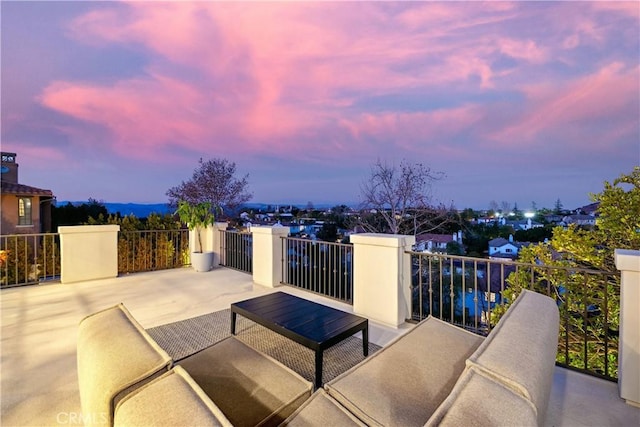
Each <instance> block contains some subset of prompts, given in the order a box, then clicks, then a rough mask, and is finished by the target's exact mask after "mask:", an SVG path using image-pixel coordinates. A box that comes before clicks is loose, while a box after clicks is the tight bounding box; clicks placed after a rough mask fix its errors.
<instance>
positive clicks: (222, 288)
mask: <svg viewBox="0 0 640 427" xmlns="http://www.w3.org/2000/svg"><path fill="white" fill-rule="evenodd" d="M275 290H276V289H271V288H266V287H262V286H259V285H255V284H254V283H253V281H252V277H251V275H248V274H245V273H241V272H237V271H235V270H231V269H226V268H217V269H215V270H214V271H212V272H209V273H196V272H194V271H193V270H191V269H189V268H185V269H175V270H165V271H158V272H152V273H139V274H134V275H130V276H124V277H119V278H115V279H105V280H98V281H87V282H82V283H75V284H65V285H62V284H59V283H52V284H45V285H38V286H31V287H24V288H13V289H5V290H2V292H1V294H0V300H1V301H0V302H1V320H2V326H1V338H2V340H1V359H0V392H1V395H0V400H1V401H2V413H1V419H0V424H1V425H3V426H35V425H81V424H82V420H81V414H80V399H79V395H78V384H77V374H76V337H77V326H78V323H79V322H80V320H81V319H82V318H83V317H84V316H86V315H88V314H91V313H93V312H96V311H98V310H100V309H103V308H106V307H110V306H113V305H115V304H117V303H120V302H122V303H124V304H125V305H126V306H127V308H128V309H129V310H130V311H131V312H132V313H133V315H134V316H135V317H136V319H137V320H138V321H139V322H140V323H141V324H142V326H143V327H145V328H150V327H153V326H158V325H162V324H166V323H170V322H175V321H178V320H182V319H187V318H190V317H195V316H199V315H202V314H206V313H210V312H213V311H218V310H222V309H225V308H229V306H230V304H231V303H232V302H235V301H239V300H243V299H246V298H252V297H254V296H259V295H264V294H267V293H269V292H274V291H275ZM277 290H282V291H285V292H289V293H292V294H294V295H297V296H301V297H304V298H307V299H310V300H314V301H317V302H321V303H323V304H326V305H329V306H332V307H335V308H339V309H342V310H345V311H352V307H351V306H349V305H346V304H343V303H340V302H337V301H334V300H330V299H326V298H323V297H320V296H318V295H315V294H310V293H307V292H304V291H301V290H298V289H294V288H291V287H280V288H278V289H277ZM410 328H411V325H408V324H404V325H403V326H402V327H401V328H399V329H394V328H389V327H385V326H383V325H379V324H376V323H375V322H370V332H369V339H370V340H371V342H373V343H376V344H378V345H381V346H384V345H386V344H388V343H389V341H391V340H392V339H394V338H395V337H397V336H398V335H399V334H402V333H404V332H406V331H408V330H409V329H410ZM547 425H550V426H628V425H640V409H639V408H634V407H632V406H629V405H627V404H625V403H624V402H623V401H622V400H621V399H620V398H619V397H618V392H617V385H616V384H615V383H611V382H608V381H604V380H600V379H597V378H593V377H590V376H587V375H583V374H579V373H576V372H572V371H568V370H566V369H562V368H556V372H555V377H554V385H553V390H552V395H551V400H550V408H549V413H548V416H547Z"/></svg>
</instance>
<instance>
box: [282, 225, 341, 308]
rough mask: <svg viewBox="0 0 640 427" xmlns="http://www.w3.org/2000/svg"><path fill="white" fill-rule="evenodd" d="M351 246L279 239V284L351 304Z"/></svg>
mask: <svg viewBox="0 0 640 427" xmlns="http://www.w3.org/2000/svg"><path fill="white" fill-rule="evenodd" d="M352 259H353V245H351V244H344V243H331V242H324V241H317V240H316V241H313V240H308V239H299V238H293V237H283V238H282V283H283V284H287V285H292V286H295V287H298V288H301V289H305V290H307V291H311V292H315V293H318V294H321V295H324V296H327V297H330V298H334V299H338V300H340V301H343V302H346V303H349V304H353V262H352Z"/></svg>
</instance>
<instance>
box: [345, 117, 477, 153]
mask: <svg viewBox="0 0 640 427" xmlns="http://www.w3.org/2000/svg"><path fill="white" fill-rule="evenodd" d="M483 115H484V113H483V112H482V110H481V109H480V108H479V107H478V106H472V105H469V106H463V107H459V108H453V109H442V110H435V111H431V112H408V113H400V112H386V113H379V114H373V113H367V114H362V115H361V116H359V117H356V118H355V119H352V120H347V119H345V120H342V121H341V122H340V125H341V127H343V128H344V129H345V130H347V131H348V132H349V134H350V135H351V137H352V139H353V140H354V145H355V146H354V147H351V148H352V149H353V151H354V152H358V151H361V150H370V149H372V148H374V147H375V145H376V144H377V143H378V142H381V143H382V144H385V145H388V146H389V147H388V150H389V151H391V152H393V151H396V150H399V151H401V152H405V153H407V152H408V153H414V154H424V153H429V152H430V153H434V152H444V153H448V154H452V153H458V154H464V153H463V152H464V151H465V150H464V149H463V148H462V147H456V146H455V144H453V143H451V141H452V140H456V139H457V138H459V137H461V136H464V135H465V134H466V133H467V132H468V131H469V129H471V128H473V127H474V126H476V125H477V123H478V122H479V121H480V120H481V119H482V118H483ZM467 154H469V153H468V152H467Z"/></svg>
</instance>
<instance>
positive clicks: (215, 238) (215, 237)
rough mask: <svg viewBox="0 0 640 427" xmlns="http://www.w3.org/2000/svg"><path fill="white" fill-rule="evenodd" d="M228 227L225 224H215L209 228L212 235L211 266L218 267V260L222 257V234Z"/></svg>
mask: <svg viewBox="0 0 640 427" xmlns="http://www.w3.org/2000/svg"><path fill="white" fill-rule="evenodd" d="M228 226H229V224H228V223H226V222H216V223H215V224H213V227H210V229H211V233H212V235H211V236H210V237H211V249H210V250H211V251H213V266H214V267H216V266H218V265H220V259H221V256H222V249H223V248H222V233H221V231H224V230H226V229H227V227H228ZM207 231H209V230H207Z"/></svg>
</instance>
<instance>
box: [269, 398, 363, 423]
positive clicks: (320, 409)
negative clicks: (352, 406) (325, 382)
mask: <svg viewBox="0 0 640 427" xmlns="http://www.w3.org/2000/svg"><path fill="white" fill-rule="evenodd" d="M281 426H283V427H284V426H288V427H305V426H318V427H329V426H336V427H337V426H340V427H342V426H345V427H346V426H360V427H365V426H366V424H364V423H363V422H362V421H360V420H359V419H357V418H356V417H354V416H353V415H352V414H351V413H350V412H348V411H347V410H346V409H344V408H343V407H342V406H341V405H340V404H339V403H338V402H336V401H335V400H334V399H333V398H332V397H331V396H329V395H328V394H327V393H326V392H325V391H324V389H320V390H318V391H316V392H315V393H314V394H313V396H311V399H309V400H307V401H306V402H305V403H304V404H303V405H302V406H301V407H300V408H298V410H297V411H296V412H294V413H293V415H291V416H290V417H289V418H287V419H286V420H285V422H284V423H282V424H281Z"/></svg>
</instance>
